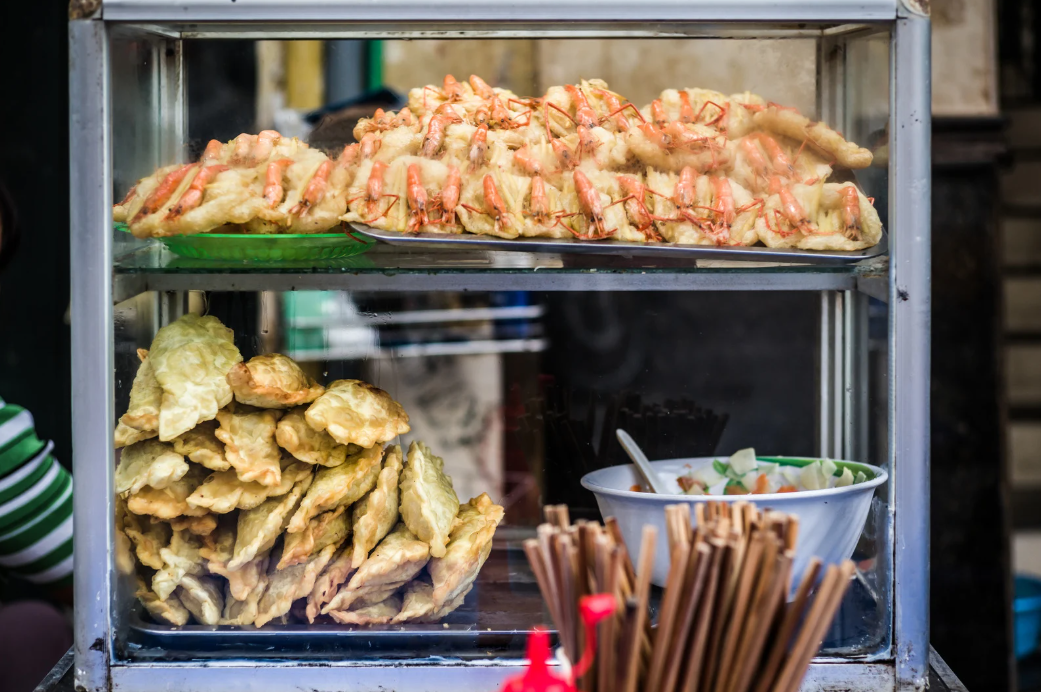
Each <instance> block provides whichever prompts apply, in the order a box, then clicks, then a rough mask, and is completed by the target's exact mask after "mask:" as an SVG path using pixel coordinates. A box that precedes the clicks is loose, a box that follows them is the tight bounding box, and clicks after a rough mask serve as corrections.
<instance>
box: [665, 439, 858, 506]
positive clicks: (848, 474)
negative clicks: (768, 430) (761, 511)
mask: <svg viewBox="0 0 1041 692" xmlns="http://www.w3.org/2000/svg"><path fill="white" fill-rule="evenodd" d="M867 480H870V477H869V476H868V475H867V474H866V473H865V472H864V471H863V470H859V469H853V468H851V466H850V465H849V464H847V463H845V462H839V463H836V462H834V461H832V460H831V459H817V460H813V461H807V460H796V459H791V460H786V459H779V458H766V459H760V458H758V457H756V455H755V450H754V449H752V448H751V447H749V448H748V449H742V450H740V451H738V452H735V453H734V454H733V455H731V457H730V459H729V460H728V461H720V460H719V459H716V460H714V461H713V462H712V464H711V465H707V466H703V467H701V468H699V469H696V470H692V471H690V472H688V473H686V474H683V475H681V476H679V477H678V478H677V479H676V482H677V483H678V484H679V486H680V490H681V491H682V492H683V493H684V494H686V495H763V494H768V493H794V492H799V491H801V490H824V489H827V488H842V487H845V486H848V485H856V484H857V483H863V482H865V481H867Z"/></svg>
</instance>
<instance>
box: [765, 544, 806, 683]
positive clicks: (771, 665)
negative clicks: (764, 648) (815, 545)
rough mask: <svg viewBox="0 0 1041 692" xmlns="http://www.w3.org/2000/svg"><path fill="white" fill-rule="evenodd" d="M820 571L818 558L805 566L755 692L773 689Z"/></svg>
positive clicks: (775, 636)
mask: <svg viewBox="0 0 1041 692" xmlns="http://www.w3.org/2000/svg"><path fill="white" fill-rule="evenodd" d="M820 570H821V560H820V558H816V557H815V558H813V559H812V560H810V564H809V565H807V566H806V570H805V571H804V572H803V575H802V581H801V582H799V589H798V590H797V591H796V592H795V598H794V599H793V600H792V602H791V603H789V604H788V607H787V609H786V610H785V613H784V616H783V617H782V619H781V624H780V625H779V627H778V628H777V634H775V635H774V641H773V645H772V647H771V650H770V656H769V657H768V658H767V660H766V663H765V664H764V666H763V669H762V672H761V673H760V675H759V684H757V685H756V687H755V692H769V690H771V689H773V683H774V680H775V679H776V677H777V671H778V670H779V669H780V667H781V663H782V661H783V660H784V655H785V653H787V651H788V642H789V641H791V638H792V634H793V633H794V632H795V627H796V625H798V624H799V619H800V618H801V617H802V614H803V611H804V610H805V609H806V600H807V599H808V598H809V596H810V590H811V589H812V588H813V587H814V585H815V584H816V583H817V575H818V574H820Z"/></svg>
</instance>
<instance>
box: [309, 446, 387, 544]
mask: <svg viewBox="0 0 1041 692" xmlns="http://www.w3.org/2000/svg"><path fill="white" fill-rule="evenodd" d="M382 459H383V448H382V447H372V448H370V449H363V450H362V451H361V452H359V453H358V454H355V455H354V456H351V457H349V458H348V459H347V461H346V462H344V463H343V464H340V465H339V466H335V467H333V468H321V469H318V473H316V474H315V477H314V483H312V484H311V487H310V488H309V489H308V491H307V495H305V496H304V501H303V502H301V503H300V509H298V510H297V511H296V514H294V515H293V519H292V521H290V522H289V533H299V532H300V531H303V530H304V528H306V527H307V522H309V521H311V519H313V518H314V517H316V516H318V515H319V514H321V513H322V512H328V511H329V510H331V509H336V508H337V507H346V506H347V505H350V504H353V503H355V502H357V501H358V500H359V499H360V498H361V497H362V496H363V495H365V493H367V492H369V491H370V490H372V487H373V486H374V485H376V477H377V476H378V475H379V472H380V461H381V460H382Z"/></svg>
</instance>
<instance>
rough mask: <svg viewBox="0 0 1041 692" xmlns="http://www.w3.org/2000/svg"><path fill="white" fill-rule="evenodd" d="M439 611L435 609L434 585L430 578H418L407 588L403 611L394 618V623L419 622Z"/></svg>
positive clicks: (403, 600)
mask: <svg viewBox="0 0 1041 692" xmlns="http://www.w3.org/2000/svg"><path fill="white" fill-rule="evenodd" d="M436 611H437V608H435V607H434V585H433V584H431V583H430V580H429V578H424V577H417V578H416V579H414V580H413V581H411V582H410V583H409V585H408V586H407V587H405V594H404V597H403V598H402V603H401V611H400V612H398V614H397V615H395V616H394V619H393V620H392V622H395V623H400V622H418V621H422V620H424V619H426V618H428V617H430V616H431V615H433V614H434V613H435V612H436Z"/></svg>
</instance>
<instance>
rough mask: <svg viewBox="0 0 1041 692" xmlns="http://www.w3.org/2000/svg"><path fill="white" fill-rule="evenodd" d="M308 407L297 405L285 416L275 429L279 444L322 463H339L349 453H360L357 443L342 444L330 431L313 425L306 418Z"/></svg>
mask: <svg viewBox="0 0 1041 692" xmlns="http://www.w3.org/2000/svg"><path fill="white" fill-rule="evenodd" d="M306 410H307V407H306V406H298V407H296V408H294V409H293V410H292V411H289V412H288V413H286V415H284V416H282V420H280V421H278V427H277V429H276V430H275V440H276V441H277V442H278V445H279V446H280V447H281V448H282V449H284V450H286V451H287V452H289V453H290V454H292V455H293V457H295V458H296V459H299V460H300V461H304V462H307V463H308V464H317V465H319V466H339V465H340V464H342V463H343V462H344V461H346V459H347V455H348V454H357V453H358V452H360V451H361V448H360V447H358V446H357V445H342V444H340V443H339V442H337V441H336V440H334V439H333V438H332V435H330V434H329V433H327V432H321V431H319V430H315V429H314V428H312V427H311V426H310V425H309V424H308V422H307V419H306V418H305V417H304V412H305V411H306Z"/></svg>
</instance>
